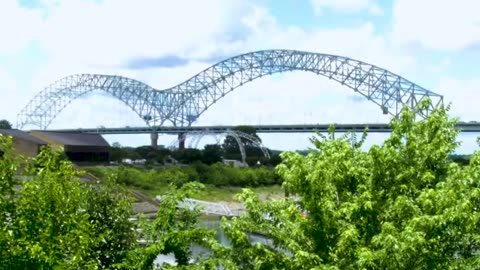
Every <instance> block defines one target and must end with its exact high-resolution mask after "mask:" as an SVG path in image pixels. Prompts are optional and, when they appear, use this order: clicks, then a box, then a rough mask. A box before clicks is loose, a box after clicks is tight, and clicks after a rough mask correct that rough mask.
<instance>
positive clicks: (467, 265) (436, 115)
mask: <svg viewBox="0 0 480 270" xmlns="http://www.w3.org/2000/svg"><path fill="white" fill-rule="evenodd" d="M427 106H429V103H428V102H423V103H421V104H420V106H419V108H418V109H419V110H422V109H425V108H427ZM448 109H449V108H448V107H447V108H440V109H438V110H435V111H434V112H433V113H432V114H431V115H430V116H429V117H428V118H426V119H424V120H416V119H415V112H414V111H412V110H409V109H408V108H407V109H405V110H404V111H403V113H402V114H401V116H400V118H399V119H393V120H392V122H391V126H392V128H393V130H392V133H391V135H390V137H389V138H388V139H387V140H386V141H385V142H384V143H383V144H382V145H381V146H372V147H371V148H370V149H369V150H368V151H362V150H361V146H362V144H363V142H364V140H365V138H366V133H365V134H364V136H363V137H362V138H361V139H360V140H357V138H356V137H355V136H354V135H351V134H350V135H346V136H343V137H340V138H335V136H334V129H332V130H331V132H330V135H329V136H327V137H323V136H321V135H320V134H319V135H318V137H315V138H313V139H312V143H313V144H314V145H315V147H316V150H315V151H312V152H310V153H309V154H308V155H307V156H302V155H300V154H298V153H293V152H287V153H283V154H282V159H283V162H282V164H281V165H279V166H278V167H277V171H278V173H279V174H280V175H281V176H282V177H283V179H284V186H285V187H286V188H288V189H289V190H290V191H291V192H294V193H296V194H297V195H299V196H300V199H299V201H297V202H294V201H290V200H285V201H278V202H266V203H262V202H260V201H259V200H258V198H257V196H256V195H255V194H254V193H252V192H250V191H248V190H247V191H244V192H243V194H242V195H241V196H240V197H239V198H240V199H241V200H242V201H243V202H244V204H245V206H246V208H247V210H248V212H247V214H245V215H244V216H242V217H240V218H234V219H233V220H232V221H231V222H230V223H229V222H224V225H223V227H224V229H225V232H226V234H227V236H228V237H229V238H230V239H231V242H232V249H231V250H230V251H229V253H228V255H226V258H228V260H230V261H234V262H235V265H236V266H237V267H238V268H237V269H311V268H314V267H315V269H477V268H478V265H480V257H479V250H480V212H479V211H480V152H478V151H477V152H475V154H474V155H473V156H472V158H471V161H470V164H469V165H468V166H465V167H461V166H459V165H458V164H456V163H454V162H452V161H451V159H450V158H449V155H450V154H452V152H453V151H454V150H455V149H456V148H457V146H458V142H457V141H456V136H457V134H458V131H457V130H456V129H455V123H456V120H455V119H450V118H449V117H448V115H447V112H448ZM302 213H304V214H302ZM305 214H306V216H305ZM255 231H259V232H263V233H265V234H266V235H267V236H268V237H269V238H271V239H272V240H273V242H272V245H271V246H267V245H263V244H260V245H258V244H256V245H253V244H251V243H250V242H249V241H248V238H247V233H249V232H255Z"/></svg>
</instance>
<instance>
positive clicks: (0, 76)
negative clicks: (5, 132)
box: [0, 67, 18, 124]
mask: <svg viewBox="0 0 480 270" xmlns="http://www.w3.org/2000/svg"><path fill="white" fill-rule="evenodd" d="M17 89H18V86H17V82H16V80H15V78H13V77H12V75H11V74H10V73H9V72H8V71H7V70H5V69H2V67H0V93H1V98H0V100H1V102H2V105H1V106H0V108H1V109H0V119H7V120H8V121H9V122H10V123H12V124H15V121H16V115H17V111H16V110H11V109H10V106H9V104H15V102H16V97H17V96H18V94H17Z"/></svg>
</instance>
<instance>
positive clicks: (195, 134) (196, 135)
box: [169, 129, 270, 164]
mask: <svg viewBox="0 0 480 270" xmlns="http://www.w3.org/2000/svg"><path fill="white" fill-rule="evenodd" d="M207 135H208V136H214V137H215V140H216V144H217V145H219V144H220V143H221V142H222V139H225V138H226V137H227V136H231V137H233V138H234V139H235V141H236V142H237V144H238V148H239V149H240V154H241V155H242V162H243V163H244V164H246V159H247V153H246V151H245V147H244V146H243V143H242V139H245V140H248V141H250V142H251V143H252V144H253V145H254V146H255V147H258V148H260V150H262V153H263V155H264V156H265V157H266V158H268V159H269V158H270V152H268V149H267V148H266V147H265V146H264V145H263V144H262V142H261V141H260V140H259V139H257V138H256V137H255V136H252V135H250V134H247V133H244V132H241V131H238V130H232V129H229V130H227V131H225V132H224V133H218V132H215V133H212V132H210V131H208V130H204V131H192V132H188V133H183V134H182V136H180V137H179V138H177V139H175V140H174V141H172V142H171V143H170V147H169V148H171V149H173V148H176V146H177V145H179V143H180V142H181V141H185V140H186V138H187V137H190V138H191V140H190V143H189V147H190V148H197V147H198V144H199V143H200V141H201V140H202V139H203V138H204V137H205V136H207Z"/></svg>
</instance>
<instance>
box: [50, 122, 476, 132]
mask: <svg viewBox="0 0 480 270" xmlns="http://www.w3.org/2000/svg"><path fill="white" fill-rule="evenodd" d="M330 125H331V124H303V125H252V126H253V127H255V129H256V130H257V133H312V132H314V130H318V131H319V132H327V131H328V129H329V127H330ZM334 125H335V131H337V132H363V131H364V130H365V128H367V127H368V132H374V133H386V132H390V131H391V128H390V126H389V124H380V123H372V124H334ZM234 127H236V126H190V127H174V126H161V127H123V128H105V127H99V128H80V129H57V130H49V131H56V132H66V133H72V132H73V133H96V134H104V135H110V134H152V133H161V134H172V135H177V134H182V133H191V132H207V133H224V132H226V131H227V130H230V129H232V128H234ZM457 128H459V129H460V130H461V131H462V132H472V133H473V132H478V133H480V122H468V123H467V122H459V123H458V124H457Z"/></svg>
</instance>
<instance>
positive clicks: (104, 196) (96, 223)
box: [85, 176, 137, 269]
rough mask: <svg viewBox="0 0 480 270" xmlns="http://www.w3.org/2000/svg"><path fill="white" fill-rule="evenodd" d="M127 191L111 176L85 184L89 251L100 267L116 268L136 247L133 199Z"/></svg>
mask: <svg viewBox="0 0 480 270" xmlns="http://www.w3.org/2000/svg"><path fill="white" fill-rule="evenodd" d="M126 194H127V193H126V192H125V191H124V190H122V189H121V188H120V187H119V186H118V185H116V184H115V178H114V177H113V176H109V177H107V178H106V179H104V180H102V182H97V183H94V184H93V185H91V186H87V187H86V194H85V195H86V196H85V200H86V201H87V202H88V203H87V208H86V212H87V213H88V221H89V223H90V229H89V234H90V235H91V237H92V238H94V239H95V240H94V241H93V244H92V247H91V250H92V251H91V252H90V254H89V255H90V257H91V258H92V259H93V260H94V261H96V262H98V266H99V268H100V269H115V266H116V265H117V264H120V263H121V262H122V261H123V260H124V259H126V257H127V252H128V251H130V250H133V249H134V248H135V247H136V240H137V239H136V236H137V235H136V233H135V232H134V231H133V228H134V227H135V225H134V224H133V223H132V222H131V221H130V220H129V218H130V216H131V211H132V200H131V198H129V197H128V196H127V195H126Z"/></svg>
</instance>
